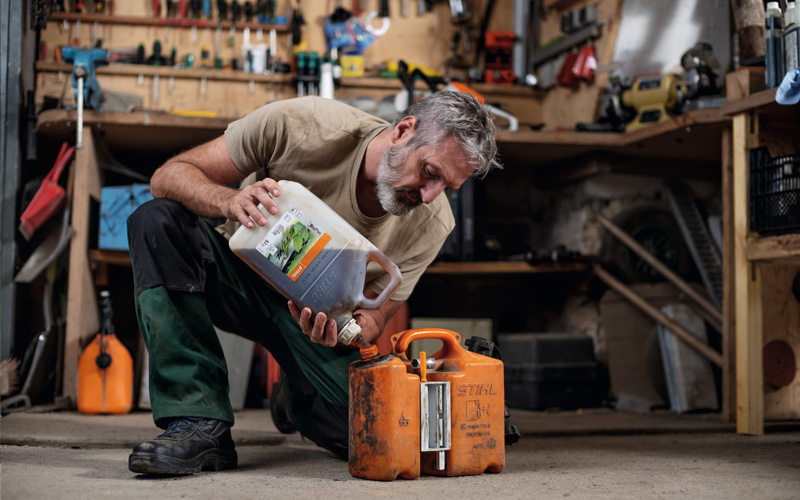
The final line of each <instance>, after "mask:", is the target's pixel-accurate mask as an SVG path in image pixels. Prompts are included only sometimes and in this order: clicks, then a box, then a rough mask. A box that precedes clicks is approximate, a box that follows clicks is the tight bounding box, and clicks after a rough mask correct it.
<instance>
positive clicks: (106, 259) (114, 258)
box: [89, 248, 131, 267]
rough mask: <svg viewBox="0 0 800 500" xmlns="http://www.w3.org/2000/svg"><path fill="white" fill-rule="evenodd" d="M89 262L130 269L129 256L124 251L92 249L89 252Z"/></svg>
mask: <svg viewBox="0 0 800 500" xmlns="http://www.w3.org/2000/svg"><path fill="white" fill-rule="evenodd" d="M89 260H91V261H92V262H102V263H105V264H112V265H115V266H126V267H131V254H130V253H128V251H126V250H101V249H98V248H93V249H91V250H89Z"/></svg>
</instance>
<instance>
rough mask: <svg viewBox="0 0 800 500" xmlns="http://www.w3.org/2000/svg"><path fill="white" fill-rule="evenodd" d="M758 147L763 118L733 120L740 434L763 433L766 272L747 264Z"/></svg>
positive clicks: (745, 116)
mask: <svg viewBox="0 0 800 500" xmlns="http://www.w3.org/2000/svg"><path fill="white" fill-rule="evenodd" d="M756 146H758V117H757V116H755V115H754V114H753V113H740V114H738V115H736V116H734V117H733V229H734V236H733V238H734V240H733V268H734V287H735V288H734V290H735V297H736V299H735V310H736V312H735V316H736V319H735V325H736V326H735V332H736V335H735V336H736V430H737V432H739V433H740V434H753V435H761V434H764V389H763V378H764V375H763V372H762V370H763V368H762V360H761V348H762V346H761V343H762V331H761V268H760V266H759V264H758V263H757V262H750V261H748V259H747V235H748V232H749V225H748V218H749V210H748V175H749V167H748V156H749V150H750V149H751V148H754V147H756Z"/></svg>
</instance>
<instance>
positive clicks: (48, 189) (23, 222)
mask: <svg viewBox="0 0 800 500" xmlns="http://www.w3.org/2000/svg"><path fill="white" fill-rule="evenodd" d="M74 152H75V146H72V147H70V148H67V143H66V142H65V143H64V144H63V145H62V146H61V151H59V153H58V157H57V158H56V162H55V164H54V165H53V169H52V170H50V172H49V173H48V174H47V175H46V176H45V178H44V179H42V184H41V185H40V186H39V190H38V191H36V194H35V195H34V196H33V199H32V200H31V202H30V204H29V205H28V206H27V208H25V211H24V212H22V215H21V216H20V218H19V219H20V225H19V230H20V232H21V233H22V235H23V236H24V237H25V239H26V240H29V239H31V236H33V233H34V232H35V231H36V230H37V229H39V228H40V227H41V226H42V224H44V223H45V222H47V219H49V218H50V217H51V216H52V215H53V214H54V213H56V212H57V211H58V210H59V209H60V208H61V207H63V206H64V200H65V199H66V191H64V188H62V187H61V186H59V185H58V178H59V177H61V172H62V171H63V170H64V167H65V166H66V165H67V163H69V160H70V159H71V158H72V154H73V153H74Z"/></svg>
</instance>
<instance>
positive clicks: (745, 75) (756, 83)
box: [725, 68, 766, 101]
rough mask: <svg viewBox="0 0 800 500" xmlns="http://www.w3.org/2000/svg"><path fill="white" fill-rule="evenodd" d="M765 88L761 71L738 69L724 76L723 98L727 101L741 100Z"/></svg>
mask: <svg viewBox="0 0 800 500" xmlns="http://www.w3.org/2000/svg"><path fill="white" fill-rule="evenodd" d="M765 87H766V82H765V81H764V72H763V71H760V72H759V71H753V70H751V69H747V68H744V69H739V70H737V71H733V72H731V73H728V74H727V75H725V98H726V99H727V100H728V101H736V100H738V99H743V98H745V97H748V96H750V95H752V94H755V93H757V92H761V91H762V90H764V88H765Z"/></svg>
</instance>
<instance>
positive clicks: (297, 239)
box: [292, 234, 304, 252]
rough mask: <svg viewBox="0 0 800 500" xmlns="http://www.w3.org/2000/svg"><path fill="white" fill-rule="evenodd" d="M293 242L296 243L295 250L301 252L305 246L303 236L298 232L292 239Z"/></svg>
mask: <svg viewBox="0 0 800 500" xmlns="http://www.w3.org/2000/svg"><path fill="white" fill-rule="evenodd" d="M292 243H294V251H295V252H299V251H300V249H301V248H303V243H304V242H303V237H302V236H300V235H299V234H298V235H297V236H295V237H294V239H292Z"/></svg>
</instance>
